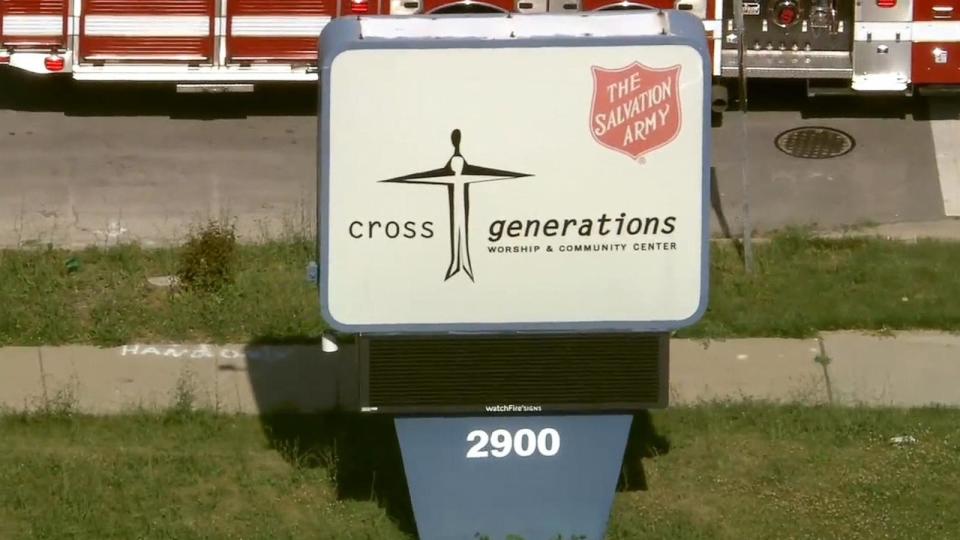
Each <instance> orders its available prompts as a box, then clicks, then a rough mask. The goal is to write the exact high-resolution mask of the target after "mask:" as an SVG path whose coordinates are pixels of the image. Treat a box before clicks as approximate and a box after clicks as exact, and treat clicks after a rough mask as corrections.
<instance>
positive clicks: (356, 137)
mask: <svg viewBox="0 0 960 540" xmlns="http://www.w3.org/2000/svg"><path fill="white" fill-rule="evenodd" d="M467 20H469V22H466V21H467ZM360 36H362V39H360ZM585 36H589V37H585ZM444 38H448V39H444ZM704 43H705V40H704V37H703V28H702V23H700V21H699V20H698V19H696V17H693V16H691V15H689V14H684V13H673V12H671V13H669V15H663V14H658V13H656V12H652V11H651V12H627V13H609V14H600V13H598V14H595V15H591V16H590V17H581V16H580V15H579V14H578V15H576V16H571V15H535V16H523V15H516V14H514V15H512V17H511V18H505V17H499V16H492V17H478V16H470V17H449V18H448V17H441V18H435V19H433V20H429V21H425V20H424V19H420V18H411V19H407V18H402V19H398V18H395V17H386V18H377V17H373V18H369V19H364V18H361V19H352V18H351V19H348V20H343V21H334V22H333V23H331V25H330V26H328V27H327V29H325V30H324V33H323V41H322V44H321V53H322V71H321V83H322V90H321V115H322V121H321V133H320V141H321V149H320V150H321V151H320V171H319V177H320V192H321V196H320V201H321V204H320V208H319V209H320V212H319V213H320V239H319V243H320V248H321V265H320V274H321V283H320V290H321V305H322V308H323V312H324V317H325V319H326V320H327V322H328V323H329V324H330V325H331V326H332V327H334V328H335V329H338V330H340V331H344V332H368V333H377V332H444V331H461V330H466V331H474V330H482V331H501V330H507V331H513V330H552V331H584V330H607V331H652V332H659V331H668V330H671V329H675V328H678V327H682V326H686V325H689V324H692V323H693V322H695V321H696V320H697V319H698V318H699V317H700V316H701V315H702V313H703V310H704V309H705V307H706V299H707V257H708V253H707V244H706V242H707V237H708V234H707V230H708V226H709V221H708V214H707V212H708V208H709V205H708V199H707V197H708V194H709V184H708V182H709V154H708V152H709V151H710V142H709V135H710V133H709V123H708V122H709V120H710V114H709V109H708V107H709V103H708V101H709V99H708V98H709V95H710V86H709V84H710V80H709V76H707V74H708V73H709V64H708V57H707V54H706V49H705V46H704Z"/></svg>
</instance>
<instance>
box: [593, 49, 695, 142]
mask: <svg viewBox="0 0 960 540" xmlns="http://www.w3.org/2000/svg"><path fill="white" fill-rule="evenodd" d="M680 67H681V66H680V65H679V64H678V65H675V66H670V67H667V68H651V67H647V66H644V65H643V64H640V63H639V62H633V63H631V64H629V65H627V66H624V67H622V68H619V69H605V68H601V67H596V66H594V67H593V103H592V105H591V110H590V132H591V133H592V134H593V138H594V139H595V140H596V141H597V142H598V143H600V144H601V145H603V146H605V147H607V148H609V149H611V150H615V151H617V152H621V153H623V154H626V155H628V156H630V157H631V158H633V159H635V160H640V158H642V157H643V156H644V155H646V154H649V153H650V152H653V151H654V150H656V149H658V148H662V147H664V146H666V145H668V144H670V143H671V142H673V141H674V139H676V138H677V135H678V134H679V133H680V127H681V124H682V122H681V111H680V95H679V94H680Z"/></svg>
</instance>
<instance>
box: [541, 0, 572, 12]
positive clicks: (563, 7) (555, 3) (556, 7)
mask: <svg viewBox="0 0 960 540" xmlns="http://www.w3.org/2000/svg"><path fill="white" fill-rule="evenodd" d="M547 11H548V12H551V13H564V12H566V13H570V12H574V11H580V0H548V2H547Z"/></svg>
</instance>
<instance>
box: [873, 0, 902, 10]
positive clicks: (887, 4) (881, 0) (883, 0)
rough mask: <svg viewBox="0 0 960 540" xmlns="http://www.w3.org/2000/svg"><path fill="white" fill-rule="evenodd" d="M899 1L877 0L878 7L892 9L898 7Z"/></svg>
mask: <svg viewBox="0 0 960 540" xmlns="http://www.w3.org/2000/svg"><path fill="white" fill-rule="evenodd" d="M896 5H897V0H877V7H882V8H892V7H896Z"/></svg>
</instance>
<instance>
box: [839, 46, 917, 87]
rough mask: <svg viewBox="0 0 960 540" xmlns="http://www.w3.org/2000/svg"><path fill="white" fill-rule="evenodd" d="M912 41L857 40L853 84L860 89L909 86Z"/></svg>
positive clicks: (854, 54) (854, 49) (854, 53)
mask: <svg viewBox="0 0 960 540" xmlns="http://www.w3.org/2000/svg"><path fill="white" fill-rule="evenodd" d="M910 61H911V43H910V42H909V41H899V42H898V41H857V42H856V43H854V45H853V84H852V86H853V88H854V89H855V90H860V91H880V92H883V91H891V92H899V91H902V90H906V88H907V85H908V84H909V82H910Z"/></svg>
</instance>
